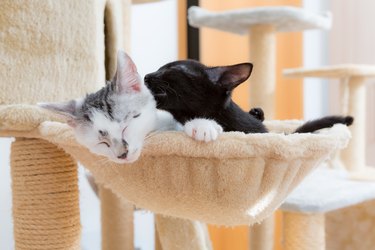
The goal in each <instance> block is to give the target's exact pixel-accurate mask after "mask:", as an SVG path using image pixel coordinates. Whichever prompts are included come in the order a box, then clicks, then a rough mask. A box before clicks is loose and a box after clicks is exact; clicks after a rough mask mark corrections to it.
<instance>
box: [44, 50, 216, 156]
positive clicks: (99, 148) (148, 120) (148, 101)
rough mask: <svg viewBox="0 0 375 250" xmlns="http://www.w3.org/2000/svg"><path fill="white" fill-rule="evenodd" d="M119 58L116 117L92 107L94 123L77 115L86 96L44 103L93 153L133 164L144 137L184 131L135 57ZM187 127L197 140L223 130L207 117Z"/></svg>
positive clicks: (123, 55) (120, 55) (122, 55)
mask: <svg viewBox="0 0 375 250" xmlns="http://www.w3.org/2000/svg"><path fill="white" fill-rule="evenodd" d="M117 59H118V61H117V66H118V67H117V72H116V76H115V77H116V79H117V81H116V86H115V92H114V93H112V94H111V96H110V97H109V98H110V99H111V101H112V102H113V103H114V105H113V106H112V112H111V114H112V116H113V117H111V118H110V117H107V115H108V113H107V112H103V111H101V110H99V109H95V108H93V107H92V110H90V117H89V118H90V120H91V122H89V121H82V117H79V115H78V116H77V114H80V112H81V111H82V105H83V103H84V102H85V100H84V99H76V100H71V101H69V102H65V103H45V104H40V106H41V107H44V108H46V109H49V110H52V111H54V112H57V113H60V114H62V115H64V116H65V117H66V118H67V123H68V124H69V125H70V126H71V127H72V128H73V129H74V133H75V136H76V139H77V141H78V142H79V143H80V144H82V145H84V146H85V147H87V148H88V149H89V150H90V151H91V152H92V153H94V154H98V155H103V156H105V157H107V158H108V159H110V160H111V161H114V162H117V163H131V162H134V161H136V160H137V159H138V158H139V156H140V155H141V151H142V147H143V144H144V140H145V138H146V136H147V135H148V134H149V133H150V132H152V131H155V130H182V126H181V124H179V123H177V122H176V121H175V120H174V119H173V117H172V115H171V114H170V113H168V112H166V111H162V110H157V109H156V102H155V100H154V98H153V96H152V94H151V92H150V90H149V89H148V88H147V87H146V86H145V85H144V83H143V80H142V78H140V77H139V74H138V72H137V69H136V66H135V64H134V63H133V61H132V60H131V58H130V57H129V56H128V55H127V54H126V53H125V52H122V51H120V52H119V53H118V58H117ZM138 114H140V115H139V116H138V117H135V116H137V115H138ZM85 115H88V114H85ZM85 119H86V118H85ZM184 130H185V132H186V133H187V134H188V135H189V136H191V137H193V138H194V139H196V140H199V141H206V142H209V141H213V140H216V138H217V137H218V135H219V134H220V133H221V132H222V131H223V130H222V128H221V127H220V126H219V125H218V124H217V123H216V122H214V121H212V120H206V119H196V120H192V121H190V122H188V123H186V124H185V128H184ZM99 131H103V132H105V133H106V135H102V133H101V132H99ZM121 156H124V158H122V157H121Z"/></svg>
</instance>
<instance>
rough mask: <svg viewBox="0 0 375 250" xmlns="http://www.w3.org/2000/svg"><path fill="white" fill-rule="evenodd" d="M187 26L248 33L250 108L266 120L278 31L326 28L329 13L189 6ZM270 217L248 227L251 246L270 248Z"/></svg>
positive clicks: (271, 105)
mask: <svg viewBox="0 0 375 250" xmlns="http://www.w3.org/2000/svg"><path fill="white" fill-rule="evenodd" d="M189 23H190V25H192V26H194V27H197V28H200V27H209V28H213V29H217V30H221V31H226V32H231V33H235V34H241V35H249V43H250V57H249V58H250V61H251V62H252V63H253V64H254V65H255V67H254V70H253V73H252V76H251V79H250V85H251V91H250V107H262V109H263V110H264V112H265V114H266V117H267V119H273V118H274V112H275V96H274V94H275V83H276V81H275V58H276V57H275V55H276V50H275V45H276V33H277V32H300V31H303V30H308V29H329V28H330V27H331V15H330V13H321V14H317V13H313V12H310V11H306V10H303V9H301V8H295V7H258V8H249V9H239V10H229V11H223V12H211V11H207V10H204V9H202V8H199V7H191V8H190V9H189ZM273 224H274V220H273V217H270V218H268V219H266V220H264V221H263V222H262V224H260V225H255V226H254V227H253V228H252V229H251V230H252V231H251V238H253V239H254V240H250V244H251V249H253V250H257V249H267V250H271V249H272V248H273V241H272V239H273V228H274V226H273Z"/></svg>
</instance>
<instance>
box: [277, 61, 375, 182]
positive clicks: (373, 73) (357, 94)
mask: <svg viewBox="0 0 375 250" xmlns="http://www.w3.org/2000/svg"><path fill="white" fill-rule="evenodd" d="M284 75H286V76H288V77H320V78H335V79H339V80H340V89H341V91H340V99H341V102H342V103H341V105H342V110H341V111H342V114H343V115H352V116H353V117H354V123H353V124H352V125H351V126H350V127H349V128H350V131H351V133H352V139H351V140H350V142H349V145H348V147H347V148H345V149H343V150H342V151H341V152H340V155H341V159H342V162H343V163H344V165H345V167H346V168H347V170H348V171H349V172H350V174H351V177H352V178H354V179H362V180H375V170H374V169H373V168H370V167H367V166H366V80H367V79H368V78H374V77H375V66H371V65H351V64H344V65H335V66H328V67H322V68H317V69H288V70H285V71H284Z"/></svg>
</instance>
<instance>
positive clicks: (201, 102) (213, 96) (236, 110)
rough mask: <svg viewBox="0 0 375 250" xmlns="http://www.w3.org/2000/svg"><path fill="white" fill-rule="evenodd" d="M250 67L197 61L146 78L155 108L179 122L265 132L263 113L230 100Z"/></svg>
mask: <svg viewBox="0 0 375 250" xmlns="http://www.w3.org/2000/svg"><path fill="white" fill-rule="evenodd" d="M252 68H253V65H252V64H251V63H241V64H236V65H231V66H223V67H207V66H205V65H203V64H201V63H199V62H197V61H193V60H183V61H176V62H171V63H168V64H166V65H164V66H163V67H161V68H160V69H159V70H157V71H156V72H154V73H150V74H148V75H146V76H145V83H146V85H147V86H148V87H149V89H150V90H151V92H152V93H153V95H154V97H155V99H156V102H157V106H158V108H160V109H164V110H166V111H169V112H170V113H171V114H172V115H173V116H174V118H175V119H176V120H177V121H179V122H180V123H182V124H184V123H185V122H187V121H189V120H192V119H194V118H209V119H213V120H215V121H216V122H217V123H219V124H220V125H221V126H222V127H223V129H224V131H242V132H245V133H266V132H267V128H266V127H265V126H264V125H263V123H262V121H263V120H264V113H263V111H262V109H260V108H256V109H252V110H250V111H249V113H247V112H245V111H243V110H242V109H241V108H240V107H239V106H238V105H237V104H236V103H234V102H233V101H232V98H231V94H232V91H233V89H234V88H236V87H237V86H238V85H240V84H241V83H242V82H244V81H245V80H246V79H247V78H249V76H250V74H251V71H252ZM350 120H351V121H353V118H352V117H339V116H334V117H324V118H322V119H318V120H314V121H311V122H308V123H306V124H304V125H303V126H301V127H300V128H298V129H297V130H296V132H299V133H302V132H303V133H305V132H313V131H315V130H317V129H321V128H326V127H332V126H333V125H334V124H335V123H343V124H347V125H349V124H351V122H349V121H350Z"/></svg>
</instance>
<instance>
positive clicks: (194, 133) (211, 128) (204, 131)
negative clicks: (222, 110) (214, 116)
mask: <svg viewBox="0 0 375 250" xmlns="http://www.w3.org/2000/svg"><path fill="white" fill-rule="evenodd" d="M184 131H185V133H186V134H187V135H188V136H190V137H192V138H194V139H195V140H197V141H205V142H210V141H214V140H216V139H217V138H218V136H219V135H220V134H221V133H223V128H222V127H221V126H220V125H219V124H218V123H217V122H216V121H214V120H210V119H201V118H197V119H193V120H191V121H188V122H187V123H185V125H184Z"/></svg>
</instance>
